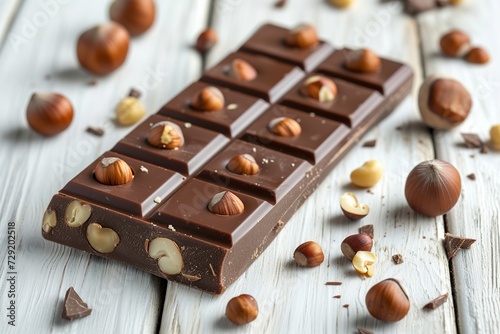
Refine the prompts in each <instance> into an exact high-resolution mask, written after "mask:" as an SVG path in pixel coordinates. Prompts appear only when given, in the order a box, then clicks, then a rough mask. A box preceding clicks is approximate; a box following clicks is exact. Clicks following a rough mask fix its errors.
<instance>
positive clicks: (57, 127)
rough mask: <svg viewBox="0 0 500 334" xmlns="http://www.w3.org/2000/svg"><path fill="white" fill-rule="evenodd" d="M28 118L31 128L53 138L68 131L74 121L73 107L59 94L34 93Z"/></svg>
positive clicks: (27, 113)
mask: <svg viewBox="0 0 500 334" xmlns="http://www.w3.org/2000/svg"><path fill="white" fill-rule="evenodd" d="M26 118H27V119H28V124H29V126H30V127H31V128H32V129H33V130H35V131H36V132H38V133H39V134H41V135H44V136H53V135H56V134H58V133H60V132H62V131H64V130H66V129H67V128H68V127H69V125H70V124H71V121H72V120H73V106H72V105H71V102H70V101H69V100H68V99H67V98H66V97H65V96H63V95H61V94H57V93H49V94H40V93H34V94H33V95H31V99H30V101H29V103H28V108H27V110H26Z"/></svg>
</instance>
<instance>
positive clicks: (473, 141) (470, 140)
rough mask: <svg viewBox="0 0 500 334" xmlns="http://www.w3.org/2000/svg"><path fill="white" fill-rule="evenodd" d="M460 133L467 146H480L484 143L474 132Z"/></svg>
mask: <svg viewBox="0 0 500 334" xmlns="http://www.w3.org/2000/svg"><path fill="white" fill-rule="evenodd" d="M461 135H462V138H463V139H464V144H465V146H467V148H481V147H483V145H484V144H483V141H482V140H481V138H479V136H478V135H477V134H475V133H461Z"/></svg>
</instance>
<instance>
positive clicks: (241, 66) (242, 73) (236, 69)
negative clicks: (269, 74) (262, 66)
mask: <svg viewBox="0 0 500 334" xmlns="http://www.w3.org/2000/svg"><path fill="white" fill-rule="evenodd" d="M228 75H229V76H230V77H231V78H233V79H237V80H241V81H252V80H253V79H255V78H256V77H257V70H256V69H255V68H254V67H253V66H252V65H250V64H249V63H248V62H247V61H246V60H243V59H239V58H236V59H234V60H233V62H232V63H231V66H230V67H229V73H228Z"/></svg>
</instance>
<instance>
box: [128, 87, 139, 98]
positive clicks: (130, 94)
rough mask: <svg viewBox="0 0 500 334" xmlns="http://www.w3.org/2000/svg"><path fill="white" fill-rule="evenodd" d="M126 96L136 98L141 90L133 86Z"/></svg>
mask: <svg viewBox="0 0 500 334" xmlns="http://www.w3.org/2000/svg"><path fill="white" fill-rule="evenodd" d="M128 96H131V97H135V98H136V99H138V98H140V97H141V92H140V91H139V90H137V89H135V88H132V89H131V90H130V93H128Z"/></svg>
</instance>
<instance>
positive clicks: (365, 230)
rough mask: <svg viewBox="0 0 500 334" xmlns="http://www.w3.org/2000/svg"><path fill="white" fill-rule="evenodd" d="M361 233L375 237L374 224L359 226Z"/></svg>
mask: <svg viewBox="0 0 500 334" xmlns="http://www.w3.org/2000/svg"><path fill="white" fill-rule="evenodd" d="M359 233H366V234H368V235H369V236H370V238H372V239H373V237H374V232H373V225H371V224H370V225H365V226H361V227H360V228H359Z"/></svg>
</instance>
